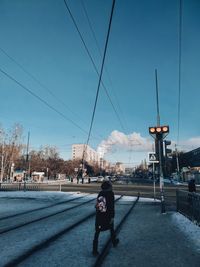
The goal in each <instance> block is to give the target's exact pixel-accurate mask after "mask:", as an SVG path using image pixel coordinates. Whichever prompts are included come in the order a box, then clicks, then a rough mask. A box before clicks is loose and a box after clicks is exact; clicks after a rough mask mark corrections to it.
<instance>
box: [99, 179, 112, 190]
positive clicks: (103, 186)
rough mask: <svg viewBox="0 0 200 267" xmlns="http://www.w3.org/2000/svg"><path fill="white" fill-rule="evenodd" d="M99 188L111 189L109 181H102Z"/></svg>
mask: <svg viewBox="0 0 200 267" xmlns="http://www.w3.org/2000/svg"><path fill="white" fill-rule="evenodd" d="M101 188H102V190H103V191H112V184H111V182H110V181H103V183H102V185H101Z"/></svg>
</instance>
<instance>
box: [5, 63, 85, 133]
mask: <svg viewBox="0 0 200 267" xmlns="http://www.w3.org/2000/svg"><path fill="white" fill-rule="evenodd" d="M0 72H1V73H3V74H4V75H5V76H6V77H7V78H9V79H10V80H12V81H13V82H15V83H16V84H18V85H19V86H20V87H21V88H23V89H24V90H25V91H26V92H28V93H29V94H31V95H32V96H34V97H35V98H36V99H38V100H39V101H40V102H42V103H43V104H45V105H46V106H47V107H48V108H50V109H51V110H53V111H54V112H56V113H57V114H59V115H60V116H61V117H63V118H64V119H65V120H67V121H69V122H71V123H72V124H73V125H74V126H76V127H77V128H78V129H79V130H81V131H82V132H84V133H85V134H86V135H87V134H88V132H87V131H86V130H84V129H83V128H82V127H80V126H79V125H78V124H77V123H76V122H74V121H73V120H72V119H70V118H68V117H67V116H66V115H64V114H63V113H62V112H60V111H59V110H57V109H56V108H54V107H53V106H52V105H50V104H49V103H48V102H47V101H46V100H44V99H43V98H41V97H40V96H38V95H37V94H36V93H34V92H33V91H31V90H30V89H29V88H28V87H26V86H25V85H23V84H22V83H21V82H19V81H17V80H16V79H15V78H14V77H12V76H11V75H10V74H8V73H7V72H6V71H4V70H2V69H1V68H0Z"/></svg>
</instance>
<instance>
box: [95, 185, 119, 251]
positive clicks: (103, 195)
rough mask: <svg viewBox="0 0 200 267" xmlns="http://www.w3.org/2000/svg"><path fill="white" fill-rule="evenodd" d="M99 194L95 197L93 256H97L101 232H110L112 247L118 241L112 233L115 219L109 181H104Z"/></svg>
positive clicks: (113, 232) (112, 194)
mask: <svg viewBox="0 0 200 267" xmlns="http://www.w3.org/2000/svg"><path fill="white" fill-rule="evenodd" d="M101 189H102V190H101V192H100V193H99V194H98V196H97V202H96V206H95V207H96V220H95V234H94V240H93V251H92V253H93V255H94V256H97V255H98V254H99V252H98V238H99V234H100V232H101V231H106V230H110V234H111V240H112V243H113V246H114V247H115V246H117V244H118V243H119V239H118V238H116V235H115V231H114V217H115V207H114V202H115V197H114V193H113V191H112V184H111V182H110V181H109V180H105V181H104V182H103V183H102V185H101Z"/></svg>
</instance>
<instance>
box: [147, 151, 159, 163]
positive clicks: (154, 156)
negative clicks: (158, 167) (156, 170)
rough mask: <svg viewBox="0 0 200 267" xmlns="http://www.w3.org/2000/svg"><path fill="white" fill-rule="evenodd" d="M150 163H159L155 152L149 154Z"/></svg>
mask: <svg viewBox="0 0 200 267" xmlns="http://www.w3.org/2000/svg"><path fill="white" fill-rule="evenodd" d="M148 161H149V162H153V163H158V162H159V161H158V160H157V159H156V153H155V152H149V153H148Z"/></svg>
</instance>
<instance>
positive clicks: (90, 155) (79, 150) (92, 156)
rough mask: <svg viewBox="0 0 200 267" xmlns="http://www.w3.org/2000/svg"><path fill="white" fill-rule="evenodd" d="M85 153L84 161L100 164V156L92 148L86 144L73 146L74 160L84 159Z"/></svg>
mask: <svg viewBox="0 0 200 267" xmlns="http://www.w3.org/2000/svg"><path fill="white" fill-rule="evenodd" d="M84 150H85V152H84V160H85V161H87V162H88V163H90V164H93V165H94V164H98V165H99V164H100V158H99V154H98V153H97V152H96V151H95V150H94V149H93V148H91V147H90V146H88V145H84V144H73V145H72V159H73V160H76V159H82V158H83V151H84Z"/></svg>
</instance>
